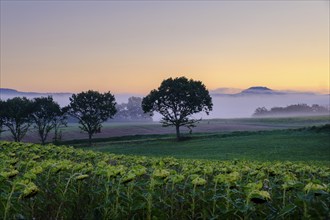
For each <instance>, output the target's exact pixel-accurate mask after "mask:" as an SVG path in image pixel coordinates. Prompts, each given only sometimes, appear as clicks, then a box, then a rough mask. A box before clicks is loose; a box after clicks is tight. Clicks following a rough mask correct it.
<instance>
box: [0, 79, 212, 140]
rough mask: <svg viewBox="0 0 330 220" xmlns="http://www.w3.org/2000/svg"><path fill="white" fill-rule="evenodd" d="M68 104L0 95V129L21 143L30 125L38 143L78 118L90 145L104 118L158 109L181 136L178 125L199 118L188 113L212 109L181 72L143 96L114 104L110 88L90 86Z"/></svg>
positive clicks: (199, 86) (144, 117)
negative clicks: (38, 138)
mask: <svg viewBox="0 0 330 220" xmlns="http://www.w3.org/2000/svg"><path fill="white" fill-rule="evenodd" d="M69 99H70V104H69V105H68V106H65V107H63V108H61V107H60V106H59V104H58V103H56V102H55V101H54V100H53V98H52V97H51V96H48V97H40V98H35V99H33V100H29V99H27V98H26V97H23V98H20V97H15V98H12V99H8V100H7V101H2V100H0V134H1V133H2V132H3V131H5V130H6V129H7V130H8V131H9V132H10V133H11V135H12V137H13V139H14V141H16V142H20V141H21V140H22V139H23V138H24V136H25V135H26V133H27V132H28V131H29V130H30V128H31V127H34V128H35V129H36V130H37V133H38V135H39V137H40V141H41V143H42V144H45V142H46V140H47V138H48V136H49V133H50V132H51V131H52V130H54V139H53V141H54V142H58V141H59V140H60V139H61V127H63V126H66V125H67V122H68V120H70V121H73V120H74V121H75V122H78V123H79V128H80V130H81V131H83V132H86V133H87V134H88V142H89V145H91V144H92V137H93V136H94V135H95V134H97V133H100V132H101V128H102V124H103V123H104V122H106V121H108V120H111V119H113V120H116V121H151V120H152V115H153V113H154V112H158V113H159V114H161V115H162V116H163V117H162V120H161V121H160V122H161V123H162V125H163V126H164V127H167V126H174V127H175V128H176V135H177V140H180V127H188V128H189V129H190V130H191V128H192V127H195V123H196V122H198V121H200V120H201V119H192V118H190V117H189V116H191V115H192V114H195V113H198V112H205V113H206V114H208V113H209V112H210V111H212V106H213V103H212V98H211V96H210V94H209V92H208V90H207V89H206V87H205V85H204V84H203V83H202V82H201V81H194V80H192V79H190V80H188V79H187V78H186V77H179V78H174V79H173V78H169V79H166V80H163V82H162V83H161V85H160V86H159V88H158V89H154V90H152V91H151V92H150V93H149V95H147V96H146V97H144V98H143V99H141V98H138V97H131V98H129V100H128V103H123V104H120V105H117V103H116V100H115V97H114V95H113V94H111V93H110V92H106V93H99V92H97V91H93V90H89V91H87V92H81V93H78V94H73V95H72V96H71V97H70V98H69Z"/></svg>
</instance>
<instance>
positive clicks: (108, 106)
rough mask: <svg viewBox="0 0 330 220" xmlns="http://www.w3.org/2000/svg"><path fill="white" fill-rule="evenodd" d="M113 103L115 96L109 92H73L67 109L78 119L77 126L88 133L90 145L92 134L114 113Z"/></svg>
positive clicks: (114, 103) (99, 129) (97, 131)
mask: <svg viewBox="0 0 330 220" xmlns="http://www.w3.org/2000/svg"><path fill="white" fill-rule="evenodd" d="M115 105H116V102H115V97H114V96H113V95H112V94H111V93H110V92H107V93H104V94H102V93H99V92H97V91H93V90H89V91H87V92H81V93H78V94H73V95H72V97H70V104H69V106H68V109H67V110H68V113H69V114H70V115H71V116H73V117H75V118H77V119H78V121H79V124H80V125H81V126H80V127H79V128H80V129H81V130H82V131H85V132H87V133H88V140H89V144H90V145H91V141H92V136H93V135H94V134H96V133H100V132H101V128H102V123H103V122H105V121H106V120H107V119H109V118H112V116H113V115H114V114H115V113H116V108H115Z"/></svg>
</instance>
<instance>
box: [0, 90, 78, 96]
mask: <svg viewBox="0 0 330 220" xmlns="http://www.w3.org/2000/svg"><path fill="white" fill-rule="evenodd" d="M0 95H11V96H23V95H26V96H36V95H37V96H48V95H72V93H66V92H59V93H50V92H47V93H42V92H21V91H17V90H15V89H8V88H0Z"/></svg>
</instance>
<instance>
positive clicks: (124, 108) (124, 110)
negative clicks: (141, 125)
mask: <svg viewBox="0 0 330 220" xmlns="http://www.w3.org/2000/svg"><path fill="white" fill-rule="evenodd" d="M141 104H142V98H140V97H134V96H132V97H130V98H129V99H128V103H122V104H120V105H116V109H117V113H116V115H115V116H114V120H118V121H152V117H151V116H150V114H146V113H144V111H143V109H142V106H141Z"/></svg>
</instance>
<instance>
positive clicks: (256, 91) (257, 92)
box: [236, 86, 286, 95]
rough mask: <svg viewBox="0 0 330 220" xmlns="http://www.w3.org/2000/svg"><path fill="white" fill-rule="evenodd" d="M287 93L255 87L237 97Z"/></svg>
mask: <svg viewBox="0 0 330 220" xmlns="http://www.w3.org/2000/svg"><path fill="white" fill-rule="evenodd" d="M284 94H286V93H284V92H279V91H275V90H272V89H269V88H267V87H264V86H254V87H250V88H248V89H245V90H243V91H242V92H240V93H238V94H236V95H284Z"/></svg>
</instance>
